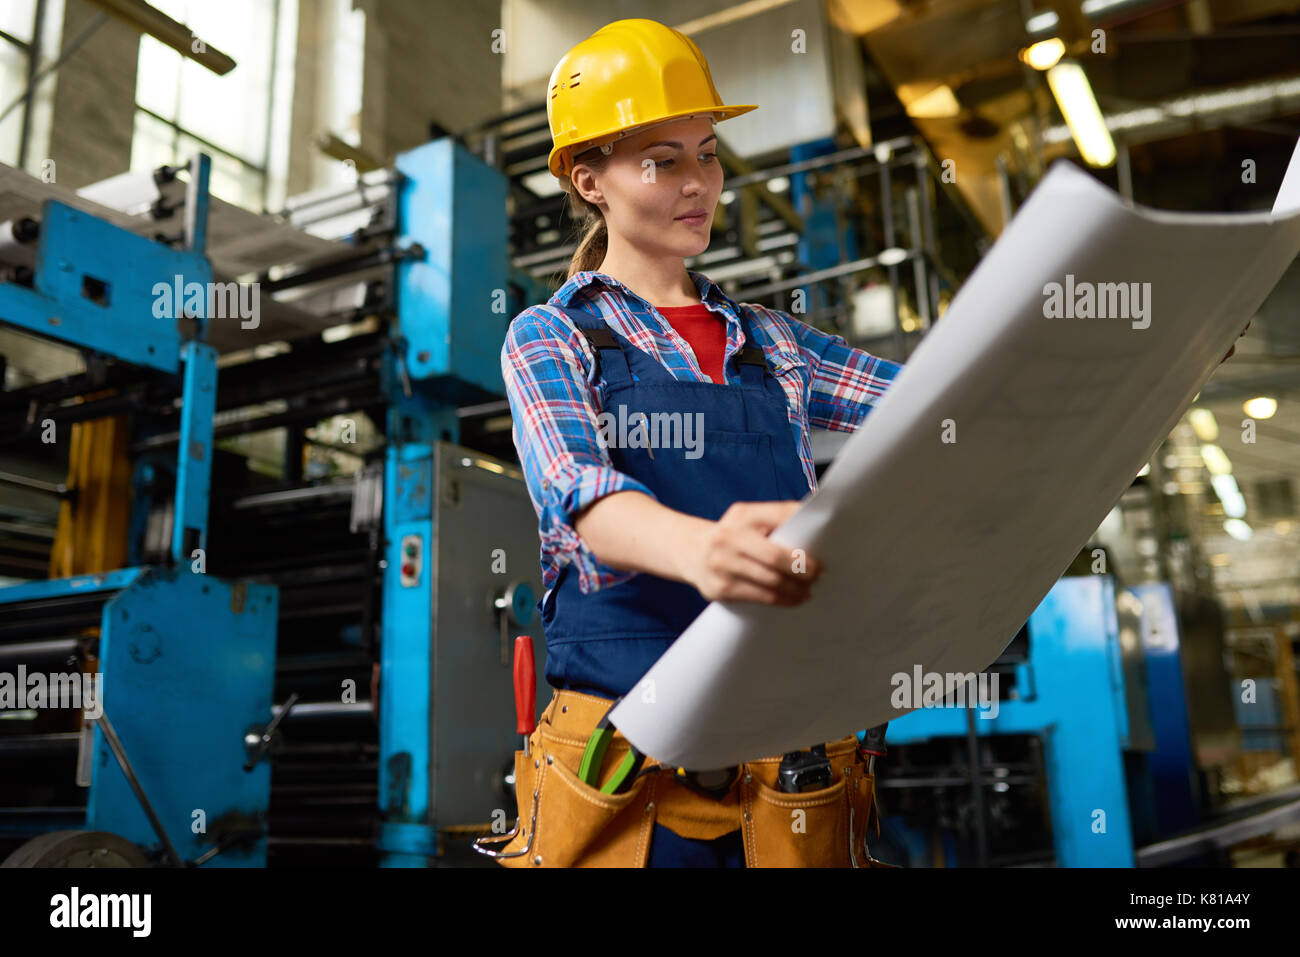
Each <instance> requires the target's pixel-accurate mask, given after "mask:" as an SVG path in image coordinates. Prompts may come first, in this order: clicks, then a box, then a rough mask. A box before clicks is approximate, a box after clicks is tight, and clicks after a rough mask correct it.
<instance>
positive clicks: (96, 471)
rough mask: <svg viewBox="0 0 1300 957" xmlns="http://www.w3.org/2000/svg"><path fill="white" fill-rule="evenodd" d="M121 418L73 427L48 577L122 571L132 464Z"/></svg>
mask: <svg viewBox="0 0 1300 957" xmlns="http://www.w3.org/2000/svg"><path fill="white" fill-rule="evenodd" d="M127 431H128V425H127V421H126V417H125V416H120V415H119V416H111V417H109V418H105V419H93V420H91V421H89V422H77V423H75V424H73V425H72V427H71V438H70V445H69V453H68V481H67V485H68V488H69V490H75V493H76V494H75V497H74V498H73V499H72V500H70V501H65V502H64V503H63V505H62V506H61V507H60V509H59V524H58V527H57V529H56V531H55V534H54V546H53V547H52V548H51V549H50V577H51V578H69V577H71V576H73V575H86V574H92V573H94V572H105V571H112V570H114V569H117V568H125V567H126V563H127V547H126V533H127V522H128V521H129V519H130V510H131V461H130V458H129V457H128V454H127Z"/></svg>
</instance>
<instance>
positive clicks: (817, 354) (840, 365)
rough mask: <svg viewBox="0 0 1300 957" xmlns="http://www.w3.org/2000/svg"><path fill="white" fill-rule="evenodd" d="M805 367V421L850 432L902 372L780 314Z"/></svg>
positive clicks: (839, 338)
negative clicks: (803, 360) (791, 334)
mask: <svg viewBox="0 0 1300 957" xmlns="http://www.w3.org/2000/svg"><path fill="white" fill-rule="evenodd" d="M786 317H787V320H788V323H789V325H790V328H791V331H792V332H793V334H794V337H795V340H796V341H797V342H798V343H799V346H800V347H801V349H802V350H803V352H804V354H805V357H806V358H807V359H808V364H809V369H808V371H809V377H810V387H809V392H808V421H809V424H810V425H811V426H812V427H814V428H821V429H830V430H832V431H835V432H852V431H854V430H855V429H857V427H858V426H859V425H861V424H862V420H863V419H865V418H866V417H867V413H868V412H870V411H871V407H872V406H873V405H875V403H876V402H877V400H879V399H880V397H881V396H882V395H884V394H885V391H886V390H887V389H888V388H889V385H890V383H891V382H893V380H894V377H895V376H897V375H898V373H899V371H900V370H901V369H902V368H903V366H902V364H901V363H898V362H891V361H890V360H889V359H882V358H880V357H879V356H873V355H872V354H871V353H869V352H867V351H866V350H864V349H857V348H854V347H853V346H850V345H849V344H848V342H847V341H846V340H845V338H844V337H843V336H840V335H835V334H833V333H829V332H822V331H821V330H820V329H815V328H813V327H812V326H810V325H808V324H807V323H805V322H800V321H799V320H798V319H797V318H795V317H794V316H791V315H789V313H786Z"/></svg>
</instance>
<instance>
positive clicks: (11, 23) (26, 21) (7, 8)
mask: <svg viewBox="0 0 1300 957" xmlns="http://www.w3.org/2000/svg"><path fill="white" fill-rule="evenodd" d="M35 26H36V0H2V2H0V30H3V31H4V32H5V33H7V34H9V35H10V36H12V37H16V38H18V39H19V40H22V41H23V43H31V42H32V28H33V27H35ZM0 109H2V107H0Z"/></svg>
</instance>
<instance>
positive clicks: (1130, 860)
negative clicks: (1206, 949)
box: [886, 575, 1151, 867]
mask: <svg viewBox="0 0 1300 957" xmlns="http://www.w3.org/2000/svg"><path fill="white" fill-rule="evenodd" d="M1135 625H1136V616H1134V618H1133V619H1132V620H1130V621H1129V622H1127V623H1125V625H1124V626H1121V621H1120V615H1119V613H1118V612H1117V604H1116V594H1115V582H1114V579H1113V578H1112V577H1110V576H1108V575H1095V576H1087V577H1067V578H1062V579H1061V580H1060V581H1058V582H1057V584H1056V585H1055V586H1054V587H1053V589H1052V590H1051V591H1050V592H1049V593H1048V595H1047V597H1046V598H1045V599H1044V600H1043V602H1042V603H1041V604H1040V605H1039V606H1038V608H1037V609H1035V610H1034V613H1033V614H1032V615H1031V616H1030V618H1029V622H1028V633H1029V654H1028V660H1027V661H1024V662H1023V663H1020V664H1017V665H1016V666H1015V669H1014V675H1013V677H1014V680H1013V682H1012V688H1013V694H1014V695H1015V697H1014V698H1012V699H1010V700H1005V701H1001V702H999V705H998V710H997V714H996V716H994V717H991V718H985V717H982V716H980V717H976V718H975V719H974V725H975V733H976V735H977V736H993V735H1033V736H1037V737H1039V738H1040V739H1041V741H1042V747H1043V754H1044V761H1045V771H1046V779H1047V796H1048V802H1049V807H1050V816H1051V834H1052V840H1053V844H1054V846H1055V850H1056V860H1057V863H1058V864H1060V865H1061V866H1063V867H1132V866H1133V865H1134V830H1133V821H1132V818H1131V816H1130V805H1129V798H1128V788H1127V786H1126V783H1125V765H1124V754H1123V752H1124V751H1125V750H1126V749H1129V748H1134V747H1136V746H1142V745H1145V747H1148V748H1149V747H1150V746H1151V742H1150V731H1149V725H1148V723H1147V722H1148V719H1147V716H1146V707H1147V706H1146V699H1145V693H1144V689H1143V687H1142V679H1141V677H1140V675H1141V671H1140V653H1141V649H1140V647H1139V640H1138V634H1137V630H1136V628H1135ZM1126 657H1127V658H1130V659H1133V658H1136V660H1137V663H1138V666H1139V667H1138V668H1133V667H1129V668H1126V667H1125V659H1126ZM1134 692H1141V693H1138V694H1135V693H1134ZM990 710H991V709H990ZM968 720H969V719H968V711H967V710H966V709H960V708H942V707H936V708H922V709H920V710H917V711H913V712H911V713H910V714H907V715H905V716H903V717H902V718H899V719H897V720H895V721H891V722H890V725H889V736H888V741H889V745H890V746H891V748H892V747H894V746H896V745H907V744H912V743H919V742H922V741H925V740H927V739H932V738H940V737H951V738H964V737H966V735H967V731H968V729H967V722H968ZM1143 738H1145V739H1146V740H1145V741H1143V740H1141V739H1143ZM995 786H996V782H995ZM886 825H887V826H889V827H891V828H899V829H900V830H902V831H906V824H905V823H904V822H901V821H891V820H887V821H886ZM909 843H911V844H913V845H914V846H915V845H917V844H919V843H921V839H920V838H919V837H917V836H915V835H914V836H913V837H912V838H911V839H910V840H909Z"/></svg>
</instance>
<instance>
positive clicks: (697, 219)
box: [677, 213, 709, 226]
mask: <svg viewBox="0 0 1300 957" xmlns="http://www.w3.org/2000/svg"><path fill="white" fill-rule="evenodd" d="M708 221H709V214H708V213H700V215H698V216H681V217H679V218H678V219H677V222H679V223H686V224H687V225H688V226H703V225H704V224H705V223H706V222H708Z"/></svg>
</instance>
